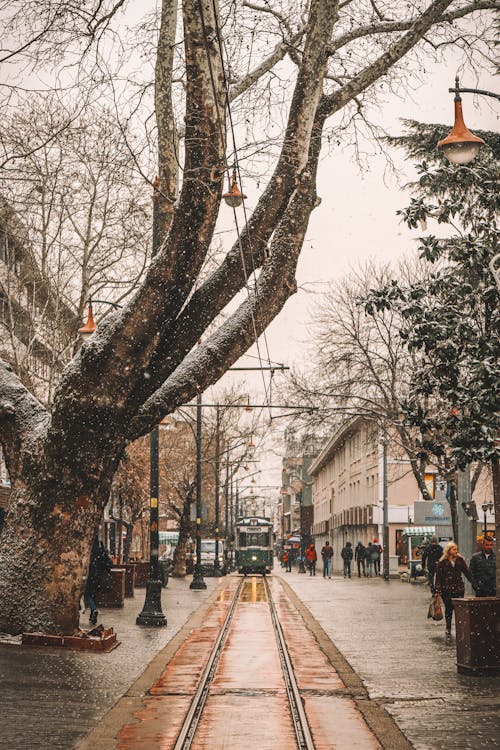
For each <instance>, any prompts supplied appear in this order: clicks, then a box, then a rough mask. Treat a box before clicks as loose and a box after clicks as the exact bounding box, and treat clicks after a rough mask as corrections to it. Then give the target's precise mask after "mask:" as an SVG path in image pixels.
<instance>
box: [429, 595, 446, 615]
mask: <svg viewBox="0 0 500 750" xmlns="http://www.w3.org/2000/svg"><path fill="white" fill-rule="evenodd" d="M427 617H428V619H432V620H437V621H439V620H442V619H443V608H442V606H441V599H440V598H439V594H435V595H434V596H433V597H432V599H431V601H430V604H429V610H428V612H427Z"/></svg>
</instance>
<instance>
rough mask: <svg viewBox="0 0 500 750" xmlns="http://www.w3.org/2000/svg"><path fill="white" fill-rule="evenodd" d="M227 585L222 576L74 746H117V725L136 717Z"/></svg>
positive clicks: (88, 749) (78, 749)
mask: <svg viewBox="0 0 500 750" xmlns="http://www.w3.org/2000/svg"><path fill="white" fill-rule="evenodd" d="M226 586H227V579H226V578H224V579H222V581H221V583H220V584H219V586H217V588H216V589H214V591H213V592H212V593H211V594H210V596H209V597H208V598H207V599H205V600H204V602H203V603H201V604H200V606H199V607H198V608H197V609H196V610H195V611H194V612H193V613H192V614H191V615H190V616H189V617H188V619H187V620H186V622H185V623H184V625H183V626H182V627H181V629H180V630H179V631H178V632H177V633H176V634H175V635H174V636H173V638H172V639H171V640H170V641H169V642H168V643H167V645H166V646H164V648H162V650H161V651H159V652H158V653H157V654H156V656H154V657H153V659H152V660H151V661H150V662H149V664H148V665H147V667H146V669H145V670H144V672H142V674H141V675H139V677H138V678H137V679H136V680H135V682H134V683H132V685H131V686H130V687H129V688H128V690H127V691H126V692H125V693H124V694H123V695H122V697H121V698H119V699H118V700H117V702H116V703H115V705H114V706H113V707H112V708H110V709H109V711H108V712H107V713H106V714H105V715H104V716H103V718H102V719H101V720H100V721H99V723H98V724H96V726H95V727H94V728H93V729H91V730H90V732H89V733H88V734H87V735H86V736H85V737H84V738H83V739H82V740H80V741H79V742H78V743H77V744H76V745H75V747H74V750H116V747H117V744H116V743H117V741H118V733H119V731H120V729H121V728H122V727H123V726H124V725H125V724H130V722H131V720H135V719H134V716H133V714H134V712H135V711H138V710H139V709H140V708H142V701H143V698H144V697H145V696H146V695H147V692H148V690H149V689H150V688H151V686H152V685H153V684H154V683H155V682H156V680H157V679H158V678H159V677H160V675H161V674H162V672H163V671H164V669H165V666H166V664H168V662H169V661H170V659H171V658H172V657H173V656H174V654H175V653H176V652H177V650H178V649H179V647H180V645H181V644H182V643H183V641H185V640H186V638H187V637H188V636H189V634H190V633H191V631H192V630H194V629H195V628H197V627H200V626H201V624H202V623H203V620H204V618H205V614H206V612H207V610H208V609H209V608H210V607H211V606H212V604H213V603H214V601H215V600H216V599H217V597H218V596H219V595H220V593H221V591H223V590H224V588H226Z"/></svg>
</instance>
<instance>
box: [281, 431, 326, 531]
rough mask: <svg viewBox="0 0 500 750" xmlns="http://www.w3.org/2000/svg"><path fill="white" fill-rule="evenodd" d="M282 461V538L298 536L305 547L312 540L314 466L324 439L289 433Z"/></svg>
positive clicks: (293, 432) (286, 437)
mask: <svg viewBox="0 0 500 750" xmlns="http://www.w3.org/2000/svg"><path fill="white" fill-rule="evenodd" d="M284 437H285V455H284V456H283V460H282V477H281V478H282V487H281V495H280V499H279V502H278V505H279V507H278V510H277V518H278V519H279V531H278V534H279V537H280V539H281V540H283V539H286V538H287V537H288V536H291V535H297V536H299V537H301V538H302V539H303V541H304V542H305V543H307V541H308V540H309V539H310V538H311V532H312V523H313V496H312V477H311V474H310V468H309V467H310V466H311V463H312V462H313V460H314V458H315V456H317V455H318V453H319V451H320V450H321V445H322V442H323V439H322V438H319V437H316V436H314V435H311V434H305V435H297V434H296V432H295V431H294V430H292V429H290V428H289V429H287V430H286V431H285V436H284Z"/></svg>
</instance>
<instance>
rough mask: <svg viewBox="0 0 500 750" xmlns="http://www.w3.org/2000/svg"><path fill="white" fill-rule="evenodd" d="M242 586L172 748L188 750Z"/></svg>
mask: <svg viewBox="0 0 500 750" xmlns="http://www.w3.org/2000/svg"><path fill="white" fill-rule="evenodd" d="M242 587H243V579H242V580H241V581H240V582H239V584H238V588H237V589H236V591H235V593H234V597H233V600H232V602H231V604H230V606H229V610H228V612H227V615H226V618H225V620H224V622H223V624H222V627H221V629H220V631H219V635H218V636H217V640H216V641H215V644H214V646H213V648H212V651H211V654H210V657H209V659H208V662H207V666H206V667H205V670H204V672H203V674H202V676H201V679H200V682H199V685H198V688H197V690H196V693H195V694H194V697H193V700H192V701H191V706H190V708H189V711H188V712H187V714H186V718H185V719H184V723H183V725H182V728H181V731H180V732H179V735H178V737H177V741H176V743H175V745H174V750H189V748H190V747H191V744H192V742H193V739H194V735H195V732H196V729H197V727H198V723H199V721H200V717H201V714H202V712H203V708H204V706H205V703H206V700H207V697H208V693H209V692H210V685H211V684H212V680H213V677H214V674H215V670H216V669H217V665H218V663H219V659H220V656H221V653H222V650H223V648H224V645H225V642H226V637H227V634H228V631H229V626H230V624H231V620H232V619H233V614H234V610H235V609H236V605H237V603H238V600H239V598H240V593H241V589H242Z"/></svg>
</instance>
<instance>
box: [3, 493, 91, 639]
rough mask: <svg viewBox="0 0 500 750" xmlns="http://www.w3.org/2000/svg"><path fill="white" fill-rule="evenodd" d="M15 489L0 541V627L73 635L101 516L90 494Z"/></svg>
mask: <svg viewBox="0 0 500 750" xmlns="http://www.w3.org/2000/svg"><path fill="white" fill-rule="evenodd" d="M47 499H48V498H47V496H46V495H45V496H44V497H43V498H41V497H40V496H39V495H37V494H35V493H34V492H33V490H30V489H28V488H20V489H17V490H15V491H14V493H13V498H12V500H11V503H10V505H9V511H8V513H7V518H6V522H5V526H4V529H3V532H2V536H1V543H0V570H1V576H0V601H1V602H2V606H1V608H0V631H3V632H8V633H14V634H17V633H22V632H25V631H29V632H32V631H38V630H39V631H42V632H45V633H66V634H67V633H74V632H75V631H76V630H77V629H78V621H79V610H78V603H79V601H80V597H81V596H82V594H83V591H84V588H85V581H86V577H87V570H88V564H89V554H90V547H91V544H92V541H93V538H94V536H95V532H96V528H97V526H98V523H99V519H100V516H101V508H100V507H99V506H98V504H97V503H96V502H93V501H92V499H91V498H71V499H68V501H67V502H66V503H64V504H61V503H60V502H58V501H56V502H55V503H52V504H50V503H48V502H47Z"/></svg>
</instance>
